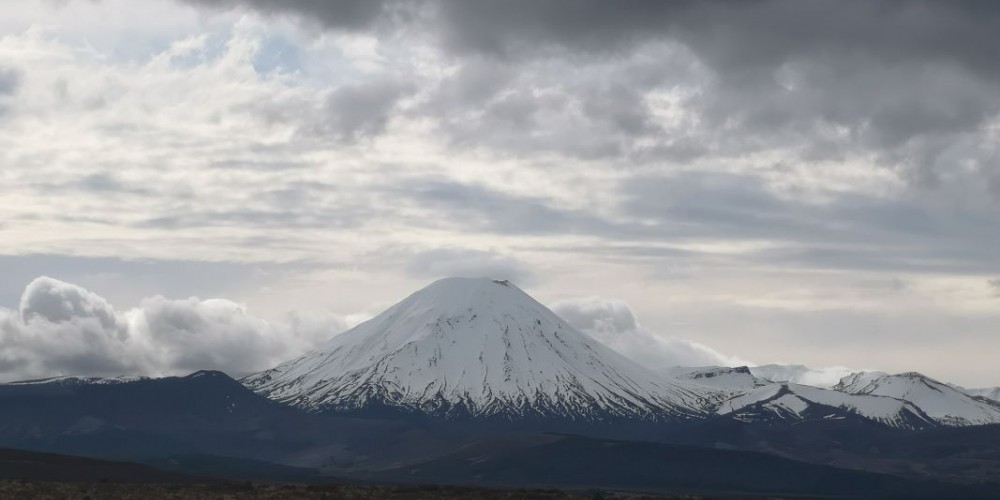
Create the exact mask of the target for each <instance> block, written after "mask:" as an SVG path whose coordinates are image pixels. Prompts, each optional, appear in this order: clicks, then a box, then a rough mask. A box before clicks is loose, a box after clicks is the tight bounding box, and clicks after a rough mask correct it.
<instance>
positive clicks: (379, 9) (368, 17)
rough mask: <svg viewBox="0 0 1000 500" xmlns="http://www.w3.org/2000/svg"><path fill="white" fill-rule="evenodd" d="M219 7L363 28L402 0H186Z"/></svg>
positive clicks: (332, 26) (185, 0)
mask: <svg viewBox="0 0 1000 500" xmlns="http://www.w3.org/2000/svg"><path fill="white" fill-rule="evenodd" d="M183 1H184V2H186V3H190V4H196V5H205V6H209V7H215V8H231V7H235V6H239V5H245V6H248V7H251V8H254V9H257V10H260V11H262V12H266V13H270V14H295V15H300V16H302V17H303V18H305V19H306V20H308V21H314V22H318V23H320V24H322V25H323V26H324V27H327V28H331V29H340V30H362V29H366V28H369V27H371V26H372V25H373V24H374V23H375V22H376V21H377V20H379V18H380V17H381V16H383V15H385V14H387V13H388V10H389V9H387V6H388V5H389V4H390V3H391V4H396V3H398V2H386V1H383V0H183Z"/></svg>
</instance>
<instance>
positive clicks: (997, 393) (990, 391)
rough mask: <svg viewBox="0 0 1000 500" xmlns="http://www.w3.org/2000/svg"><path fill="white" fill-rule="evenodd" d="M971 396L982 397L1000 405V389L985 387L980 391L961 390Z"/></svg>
mask: <svg viewBox="0 0 1000 500" xmlns="http://www.w3.org/2000/svg"><path fill="white" fill-rule="evenodd" d="M961 391H962V392H964V393H966V394H968V395H970V396H981V397H984V398H986V399H991V400H993V401H996V402H998V403H1000V387H983V388H979V389H961Z"/></svg>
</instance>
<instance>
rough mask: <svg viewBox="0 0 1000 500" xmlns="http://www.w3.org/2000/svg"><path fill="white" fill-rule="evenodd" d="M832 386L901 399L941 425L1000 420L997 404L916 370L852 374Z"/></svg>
mask: <svg viewBox="0 0 1000 500" xmlns="http://www.w3.org/2000/svg"><path fill="white" fill-rule="evenodd" d="M834 389H836V390H838V391H842V392H846V393H850V394H869V395H875V396H888V397H893V398H897V399H903V400H906V401H909V402H911V403H913V404H914V405H915V406H916V407H917V408H920V410H921V411H923V412H924V413H926V414H927V415H928V416H930V417H931V418H933V419H934V420H935V421H937V422H938V423H940V424H943V425H950V426H964V425H981V424H995V423H1000V403H997V402H996V401H992V400H989V399H986V398H981V397H974V396H970V395H968V394H966V393H964V392H962V391H960V390H958V389H955V388H954V387H951V386H949V385H947V384H943V383H941V382H938V381H937V380H934V379H932V378H930V377H927V376H924V375H921V374H919V373H916V372H909V373H900V374H897V375H889V374H887V373H882V372H862V373H855V374H852V375H849V376H847V377H844V378H843V379H842V380H841V381H840V383H839V384H837V385H836V386H835V387H834Z"/></svg>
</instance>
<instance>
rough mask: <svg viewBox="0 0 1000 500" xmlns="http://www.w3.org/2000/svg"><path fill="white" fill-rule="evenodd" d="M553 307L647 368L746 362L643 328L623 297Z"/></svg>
mask: <svg viewBox="0 0 1000 500" xmlns="http://www.w3.org/2000/svg"><path fill="white" fill-rule="evenodd" d="M552 310H553V311H555V313H556V314H558V315H559V316H560V317H562V318H563V319H564V320H566V321H567V322H568V323H569V324H570V325H572V326H573V327H575V328H577V329H578V330H581V331H583V332H584V333H587V334H589V335H591V336H592V337H594V338H596V339H597V340H599V341H601V342H602V343H604V344H605V345H607V346H608V347H611V348H612V349H614V350H616V351H618V352H619V353H621V354H623V355H625V356H627V357H628V358H631V359H632V360H633V361H635V362H637V363H639V364H642V365H645V366H646V367H648V368H652V369H661V368H665V367H669V366H709V365H717V366H738V365H745V364H747V362H746V361H744V360H741V359H740V358H737V357H733V356H726V355H724V354H722V353H720V352H718V351H716V350H715V349H712V348H711V347H708V346H706V345H704V344H700V343H698V342H693V341H691V340H685V339H678V338H672V337H666V336H661V335H658V334H656V333H654V332H652V331H650V330H648V329H646V328H644V327H643V326H642V325H640V324H639V321H638V320H637V319H636V317H635V314H633V313H632V310H631V309H629V307H628V304H626V303H625V302H624V301H622V300H617V299H607V298H600V297H585V298H579V299H570V300H563V301H559V302H557V303H555V304H553V306H552Z"/></svg>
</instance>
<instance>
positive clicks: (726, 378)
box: [659, 366, 772, 392]
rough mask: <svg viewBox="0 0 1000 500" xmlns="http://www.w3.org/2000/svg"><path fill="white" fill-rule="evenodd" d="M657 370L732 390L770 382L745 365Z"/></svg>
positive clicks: (674, 367) (746, 389) (676, 367)
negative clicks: (755, 374)
mask: <svg viewBox="0 0 1000 500" xmlns="http://www.w3.org/2000/svg"><path fill="white" fill-rule="evenodd" d="M659 372H660V373H662V374H663V375H666V376H669V377H675V378H679V379H681V380H690V381H692V382H695V383H698V384H702V385H707V386H711V387H716V388H719V389H723V390H726V391H733V392H744V391H749V390H752V389H756V388H758V387H762V386H765V385H770V384H772V382H770V381H768V380H764V379H761V378H759V377H755V376H754V375H753V374H752V373H750V369H749V368H747V367H745V366H737V367H732V368H730V367H728V366H699V367H686V366H671V367H667V368H664V369H661V370H659Z"/></svg>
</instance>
